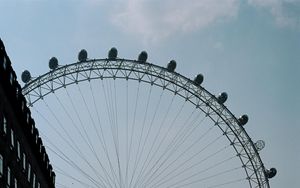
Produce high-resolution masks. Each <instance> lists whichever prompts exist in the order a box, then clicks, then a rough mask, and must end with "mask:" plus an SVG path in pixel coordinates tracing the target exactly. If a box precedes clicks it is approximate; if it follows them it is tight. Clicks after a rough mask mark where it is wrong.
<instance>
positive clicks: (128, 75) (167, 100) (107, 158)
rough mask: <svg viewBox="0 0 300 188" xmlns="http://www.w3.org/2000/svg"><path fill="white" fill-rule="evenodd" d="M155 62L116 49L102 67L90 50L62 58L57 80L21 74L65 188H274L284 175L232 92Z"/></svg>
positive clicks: (54, 73)
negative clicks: (270, 163)
mask: <svg viewBox="0 0 300 188" xmlns="http://www.w3.org/2000/svg"><path fill="white" fill-rule="evenodd" d="M147 56H148V55H147V53H146V52H145V51H143V52H141V53H140V54H139V56H138V58H137V59H136V60H132V59H123V58H120V57H118V51H117V49H116V48H112V49H110V51H109V52H108V57H107V58H103V59H93V58H89V57H88V53H87V51H86V50H81V51H80V53H79V54H78V61H77V62H75V63H72V64H67V65H59V62H58V59H57V58H55V57H53V58H51V59H50V61H49V68H50V71H49V72H47V73H45V74H43V75H41V76H39V77H36V78H34V77H32V76H31V74H30V72H29V71H24V72H23V73H22V80H23V82H24V83H25V85H24V87H23V88H22V92H23V94H24V95H25V97H26V98H27V102H28V104H27V105H28V106H29V107H30V108H31V112H32V113H33V117H35V123H36V125H37V126H38V128H39V131H40V132H39V135H40V136H41V137H42V138H43V141H44V145H45V147H46V150H47V153H49V158H50V160H51V162H52V164H53V168H54V170H55V172H56V182H57V183H56V187H75V188H76V187H91V188H98V187H99V188H106V187H107V188H160V187H162V188H179V187H187V188H196V187H197V188H199V187H203V188H213V187H225V188H226V187H230V188H238V187H250V188H256V187H259V188H269V187H270V185H269V179H270V178H272V177H274V176H275V175H276V169H275V168H270V169H269V168H266V167H265V166H264V163H263V162H262V160H261V158H260V155H259V151H260V150H262V149H263V148H264V146H265V143H264V141H262V140H258V141H253V140H252V139H251V138H250V136H249V135H248V134H247V132H246V126H247V122H248V116H247V115H238V116H235V115H234V114H233V113H232V112H231V111H230V110H229V109H228V108H227V106H226V105H225V104H226V100H227V98H228V95H227V93H226V92H221V93H220V94H212V93H211V92H209V91H208V90H207V89H205V88H204V87H203V86H202V82H203V80H204V77H203V75H202V74H198V75H196V76H195V77H194V78H192V79H190V78H188V77H185V76H183V75H181V74H180V73H178V72H176V65H177V63H176V61H174V60H171V61H170V62H169V63H166V64H167V65H166V66H165V67H162V66H158V65H156V64H152V63H149V62H148V61H147Z"/></svg>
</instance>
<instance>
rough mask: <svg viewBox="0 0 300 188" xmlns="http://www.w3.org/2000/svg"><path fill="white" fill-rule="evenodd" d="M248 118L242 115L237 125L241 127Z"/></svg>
mask: <svg viewBox="0 0 300 188" xmlns="http://www.w3.org/2000/svg"><path fill="white" fill-rule="evenodd" d="M248 119H249V118H248V116H247V115H242V116H241V117H239V119H238V123H239V125H241V126H243V125H245V124H246V123H247V122H248Z"/></svg>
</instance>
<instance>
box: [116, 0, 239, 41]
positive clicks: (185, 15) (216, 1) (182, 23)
mask: <svg viewBox="0 0 300 188" xmlns="http://www.w3.org/2000/svg"><path fill="white" fill-rule="evenodd" d="M155 2H159V3H155ZM122 7H124V8H122V9H121V8H120V9H119V10H117V11H115V12H118V13H117V14H113V16H112V17H111V19H112V22H113V23H114V24H115V25H116V26H118V27H120V28H122V29H123V30H125V31H127V32H129V33H134V34H136V35H139V36H142V37H143V39H144V40H147V41H148V40H150V41H158V40H161V39H163V38H165V37H169V36H171V35H173V34H174V33H178V32H179V33H185V32H193V31H196V30H199V29H201V28H205V27H207V26H209V25H211V24H214V23H216V22H219V21H224V20H227V19H229V18H232V17H235V16H236V15H237V13H238V7H239V0H222V1H220V0H201V1H199V0H189V1H184V0H164V1H150V0H127V1H126V2H125V3H124V4H123V5H122Z"/></svg>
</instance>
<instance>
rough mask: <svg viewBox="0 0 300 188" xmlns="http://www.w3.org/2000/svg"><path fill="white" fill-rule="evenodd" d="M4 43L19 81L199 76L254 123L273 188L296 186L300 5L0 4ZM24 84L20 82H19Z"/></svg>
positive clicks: (208, 1) (259, 1)
mask: <svg viewBox="0 0 300 188" xmlns="http://www.w3.org/2000/svg"><path fill="white" fill-rule="evenodd" d="M0 10H1V12H0V23H1V24H0V37H1V38H2V40H3V41H4V43H5V45H6V49H7V51H8V54H9V55H10V58H11V60H12V62H13V67H14V69H15V71H16V73H17V75H18V76H19V78H20V74H21V72H22V71H23V70H24V69H28V70H30V71H31V74H32V75H33V76H38V75H40V74H43V73H45V72H46V71H48V60H49V59H50V58H51V57H52V56H56V57H57V58H58V59H59V61H60V64H70V63H73V62H75V60H76V58H77V52H78V51H79V50H80V49H82V48H85V49H87V51H88V52H89V56H90V57H94V58H102V57H106V55H107V51H108V49H110V48H111V47H113V46H115V47H117V48H118V50H119V57H124V58H136V57H137V55H138V53H139V52H140V51H142V50H146V51H147V52H148V55H149V62H152V63H154V64H158V65H165V64H167V62H168V61H169V60H170V59H175V60H176V61H177V63H178V65H177V69H176V70H177V71H178V72H179V73H182V74H183V75H186V76H187V77H193V76H194V75H196V74H197V73H203V74H204V77H205V80H204V84H203V86H204V87H205V88H207V89H208V90H209V91H211V92H212V93H219V92H222V91H226V92H227V93H228V95H229V100H228V102H227V103H226V104H227V106H228V107H229V109H231V111H232V112H233V113H234V114H236V115H237V116H239V115H241V114H244V113H246V114H248V115H249V117H250V120H249V123H248V124H247V127H246V129H247V131H248V133H249V134H250V136H251V137H252V139H253V140H259V139H263V140H265V142H266V147H265V149H264V150H263V151H262V152H261V157H262V159H263V161H264V163H265V165H266V167H268V168H269V167H276V168H277V170H278V175H277V176H276V177H275V178H274V179H271V181H270V182H271V183H270V184H271V187H272V188H281V187H291V188H292V187H295V188H296V187H299V186H300V184H299V180H298V178H299V177H300V173H299V170H298V169H299V168H300V147H299V142H300V139H299V137H298V136H299V134H300V120H299V115H300V113H299V107H300V95H299V93H300V86H299V81H300V62H299V61H300V1H299V0H222V1H219V0H190V1H181V0H166V1H159V0H153V1H151V0H145V1H143V0H141V1H138V0H124V1H121V0H119V1H117V0H115V1H105V0H86V1H84V0H51V1H50V0H19V1H18V0H0ZM19 81H20V80H19Z"/></svg>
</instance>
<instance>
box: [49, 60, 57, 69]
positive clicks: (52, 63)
mask: <svg viewBox="0 0 300 188" xmlns="http://www.w3.org/2000/svg"><path fill="white" fill-rule="evenodd" d="M57 66H58V60H57V58H56V57H52V58H51V59H50V60H49V68H50V69H51V70H54V69H56V68H57Z"/></svg>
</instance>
